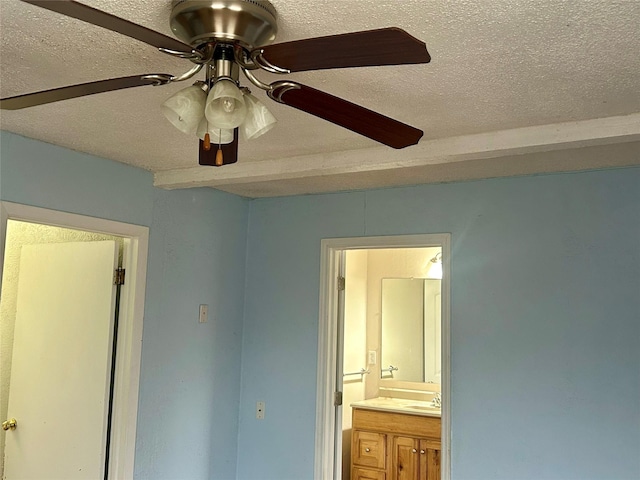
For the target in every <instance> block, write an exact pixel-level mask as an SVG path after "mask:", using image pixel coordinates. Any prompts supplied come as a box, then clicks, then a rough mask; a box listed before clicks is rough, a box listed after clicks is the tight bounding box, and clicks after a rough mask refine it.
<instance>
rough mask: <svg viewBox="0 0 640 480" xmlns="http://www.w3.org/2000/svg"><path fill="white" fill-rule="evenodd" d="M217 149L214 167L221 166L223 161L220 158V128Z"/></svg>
mask: <svg viewBox="0 0 640 480" xmlns="http://www.w3.org/2000/svg"><path fill="white" fill-rule="evenodd" d="M218 138H219V140H218V151H217V152H216V167H221V166H222V164H223V163H224V159H223V158H222V130H220V134H219V135H218Z"/></svg>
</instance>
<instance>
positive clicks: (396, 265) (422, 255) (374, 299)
mask: <svg viewBox="0 0 640 480" xmlns="http://www.w3.org/2000/svg"><path fill="white" fill-rule="evenodd" d="M440 250H441V249H440V248H439V247H434V248H431V247H429V248H402V249H397V248H381V249H375V250H370V251H369V257H368V269H367V285H368V287H367V288H368V290H367V349H373V350H376V351H377V353H378V367H379V368H386V367H388V366H389V365H383V364H382V363H381V362H382V358H381V350H380V343H381V338H380V332H381V331H382V328H381V322H382V301H381V298H382V279H383V278H426V277H427V275H428V273H429V267H430V262H429V260H430V259H432V258H433V257H434V256H435V255H436V253H438V252H440ZM379 380H380V376H379V375H370V376H369V377H367V383H366V392H365V394H366V398H376V397H378V396H379V392H378V389H379V388H380V383H379Z"/></svg>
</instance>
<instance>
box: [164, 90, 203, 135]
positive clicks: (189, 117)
mask: <svg viewBox="0 0 640 480" xmlns="http://www.w3.org/2000/svg"><path fill="white" fill-rule="evenodd" d="M206 99H207V94H206V93H204V91H203V90H202V88H200V87H199V86H197V85H191V86H190V87H187V88H185V89H183V90H180V91H179V92H178V93H176V94H175V95H172V96H171V97H169V98H168V99H167V100H166V101H165V102H164V103H163V104H162V107H161V109H162V113H163V114H164V116H165V117H167V120H169V121H170V122H171V124H172V125H173V126H174V127H176V128H177V129H178V130H180V131H181V132H184V133H189V134H194V133H196V129H197V128H198V124H199V123H200V120H201V119H202V118H204V105H205V101H206Z"/></svg>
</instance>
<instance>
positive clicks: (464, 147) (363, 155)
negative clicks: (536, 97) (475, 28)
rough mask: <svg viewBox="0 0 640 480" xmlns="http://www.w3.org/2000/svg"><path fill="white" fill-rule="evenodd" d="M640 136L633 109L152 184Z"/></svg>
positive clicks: (375, 165) (457, 158)
mask: <svg viewBox="0 0 640 480" xmlns="http://www.w3.org/2000/svg"><path fill="white" fill-rule="evenodd" d="M638 140H640V113H632V114H630V115H620V116H615V117H606V118H595V119H590V120H581V121H577V122H561V123H554V124H548V125H535V126H531V127H520V128H512V129H508V130H498V131H493V132H485V133H476V134H471V135H461V136H457V137H447V138H436V139H431V140H429V139H422V140H421V141H420V143H419V144H417V145H414V146H412V147H411V148H405V149H401V150H394V152H393V155H390V154H389V148H388V147H386V146H384V145H378V146H375V147H369V148H361V149H356V150H347V151H344V152H330V153H327V152H323V153H318V154H311V155H302V156H296V157H289V158H277V159H273V160H262V161H260V162H238V163H234V164H233V165H229V166H228V167H227V168H225V169H222V171H221V169H218V168H215V169H209V170H202V169H201V168H200V167H191V168H179V169H175V170H163V171H160V172H156V173H155V174H154V176H153V178H154V183H153V184H154V186H156V187H161V188H166V189H174V188H192V187H203V186H208V187H220V186H225V185H235V184H247V183H252V182H266V181H275V180H286V179H294V178H304V177H313V176H318V177H319V176H326V175H345V174H347V173H361V172H379V171H385V170H390V169H392V170H393V169H397V168H408V167H420V166H425V165H447V164H453V163H457V162H463V161H465V162H468V161H473V160H485V159H489V158H502V157H507V156H515V155H524V154H528V153H536V152H550V151H556V150H566V149H570V148H581V147H590V146H596V145H609V144H614V143H623V142H634V141H638ZM636 163H637V162H636ZM605 166H606V165H600V167H605ZM578 169H579V167H578ZM521 173H533V172H530V171H526V172H521Z"/></svg>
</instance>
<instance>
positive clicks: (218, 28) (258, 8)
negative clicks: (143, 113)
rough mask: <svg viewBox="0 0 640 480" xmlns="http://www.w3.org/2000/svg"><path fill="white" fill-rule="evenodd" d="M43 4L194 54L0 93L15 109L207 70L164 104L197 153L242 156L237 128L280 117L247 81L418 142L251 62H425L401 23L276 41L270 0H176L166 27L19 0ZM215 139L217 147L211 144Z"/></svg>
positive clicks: (380, 137)
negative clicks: (141, 70) (167, 65)
mask: <svg viewBox="0 0 640 480" xmlns="http://www.w3.org/2000/svg"><path fill="white" fill-rule="evenodd" d="M22 1H23V2H25V3H29V4H32V5H37V6H39V7H42V8H45V9H47V10H50V11H53V12H57V13H60V14H63V15H67V16H69V17H73V18H76V19H78V20H82V21H84V22H87V23H91V24H93V25H97V26H100V27H103V28H106V29H108V30H112V31H115V32H118V33H121V34H123V35H127V36H129V37H132V38H134V39H136V40H139V41H142V42H144V43H147V44H149V45H152V46H154V47H156V48H157V49H158V50H160V51H161V52H163V53H165V54H168V55H171V56H174V57H179V58H183V59H186V60H189V61H191V62H192V63H193V64H194V65H193V66H192V67H191V69H189V70H188V71H187V72H185V73H184V74H182V75H179V76H175V75H171V74H166V73H154V74H145V75H133V76H129V77H120V78H112V79H108V80H101V81H97V82H89V83H83V84H79V85H72V86H68V87H62V88H55V89H52V90H45V91H41V92H35V93H29V94H25V95H18V96H14V97H9V98H4V99H0V108H2V109H6V110H18V109H22V108H27V107H33V106H37V105H44V104H47V103H52V102H57V101H60V100H67V99H71V98H77V97H81V96H85V95H91V94H96V93H102V92H108V91H113V90H120V89H123V88H131V87H138V86H144V85H154V86H158V85H167V84H170V83H174V82H180V81H184V80H188V79H191V78H193V77H194V76H195V75H196V74H198V73H200V72H201V71H202V70H204V79H203V80H198V81H196V82H195V83H194V84H193V85H191V86H189V87H187V88H184V89H182V90H180V91H178V92H177V93H175V94H174V95H172V96H171V97H169V98H168V99H167V100H166V101H165V102H164V103H163V104H162V107H161V110H162V112H163V114H164V115H165V117H166V118H167V119H168V120H169V122H171V124H172V125H173V126H175V127H176V128H177V129H178V130H180V131H181V132H183V133H186V134H189V135H196V136H197V137H198V138H199V139H200V150H199V163H200V164H201V165H213V166H222V165H227V164H230V163H235V162H237V160H238V137H239V132H241V133H242V135H243V137H244V138H246V139H247V140H251V139H253V138H257V137H259V136H260V135H263V134H264V133H266V132H268V131H269V130H270V129H271V128H272V127H273V126H274V125H275V123H276V119H275V117H274V116H273V115H272V114H271V112H269V110H268V109H267V107H265V105H263V104H262V102H260V101H259V100H258V99H257V98H256V97H255V96H254V95H252V93H251V91H250V90H249V88H247V87H246V86H243V85H241V83H240V80H239V79H240V72H242V73H243V75H244V78H246V79H247V81H248V83H249V84H250V85H251V86H253V87H255V88H257V89H259V90H264V91H265V92H266V94H267V96H268V97H269V98H271V99H272V100H275V101H276V102H278V103H280V104H283V105H288V106H290V107H293V108H297V109H298V110H302V111H304V112H307V113H310V114H312V115H315V116H317V117H319V118H322V119H324V120H327V121H329V122H332V123H335V124H336V125H339V126H341V127H344V128H347V129H349V130H351V131H353V132H355V133H358V134H360V135H364V136H365V137H368V138H370V139H372V140H375V141H377V142H379V143H382V144H384V145H388V146H390V147H393V148H404V147H408V146H410V145H415V144H416V143H418V141H419V140H420V138H421V137H422V131H421V130H418V129H417V128H414V127H412V126H410V125H407V124H404V123H402V122H399V121H397V120H394V119H392V118H389V117H386V116H384V115H381V114H379V113H376V112H373V111H371V110H369V109H366V108H364V107H361V106H359V105H356V104H353V103H351V102H348V101H346V100H343V99H341V98H338V97H335V96H333V95H330V94H328V93H325V92H321V91H320V90H316V89H314V88H311V87H308V86H306V85H303V84H301V83H298V82H293V81H288V80H278V81H275V82H272V83H264V82H263V81H261V80H260V79H259V78H258V77H256V75H255V74H254V72H256V71H257V70H264V71H267V72H270V73H275V74H284V75H286V74H289V73H293V72H302V71H309V70H322V69H333V68H349V67H370V66H382V65H404V64H418V63H428V62H429V61H430V60H431V57H430V56H429V53H428V52H427V49H426V46H425V44H424V43H423V42H421V41H420V40H418V39H416V38H414V37H412V36H411V35H409V34H408V33H407V32H405V31H403V30H401V29H399V28H382V29H377V30H366V31H361V32H354V33H346V34H341V35H330V36H326V37H316V38H309V39H304V40H297V41H291V42H285V43H279V44H273V45H271V43H272V42H273V41H274V40H275V38H276V34H277V32H278V27H277V13H276V10H275V8H274V7H273V5H271V3H269V2H268V1H265V0H176V1H174V2H173V4H172V11H171V16H170V26H171V30H172V31H173V33H174V34H175V36H176V37H177V38H179V39H180V40H176V39H174V38H172V37H168V36H166V35H163V34H161V33H158V32H155V31H153V30H150V29H148V28H146V27H143V26H141V25H138V24H135V23H133V22H130V21H129V20H125V19H122V18H119V17H116V16H114V15H111V14H109V13H106V12H103V11H101V10H97V9H95V8H92V7H89V6H87V5H84V4H82V3H78V2H76V1H72V0H22ZM212 145H216V148H215V149H212V148H211V146H212Z"/></svg>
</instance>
